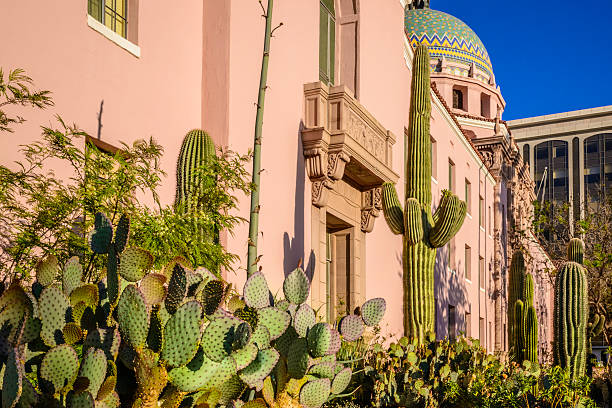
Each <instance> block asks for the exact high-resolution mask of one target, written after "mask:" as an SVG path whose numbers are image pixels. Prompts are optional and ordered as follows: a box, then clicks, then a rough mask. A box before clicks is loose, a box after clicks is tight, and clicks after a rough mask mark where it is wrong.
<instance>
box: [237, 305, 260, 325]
mask: <svg viewBox="0 0 612 408" xmlns="http://www.w3.org/2000/svg"><path fill="white" fill-rule="evenodd" d="M234 316H236V317H237V318H239V319H240V320H244V321H245V322H247V323H248V324H249V326H251V329H253V330H255V329H257V323H258V322H259V317H258V314H257V309H255V308H252V307H249V306H245V307H243V308H241V309H238V310H236V311H235V312H234Z"/></svg>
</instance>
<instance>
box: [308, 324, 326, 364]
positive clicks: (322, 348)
mask: <svg viewBox="0 0 612 408" xmlns="http://www.w3.org/2000/svg"><path fill="white" fill-rule="evenodd" d="M331 343H332V329H331V326H330V325H329V324H328V323H317V324H315V325H314V326H312V328H311V329H310V331H309V332H308V351H310V354H311V355H312V356H313V357H323V356H325V355H327V354H328V353H329V350H330V346H331Z"/></svg>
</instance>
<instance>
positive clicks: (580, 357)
mask: <svg viewBox="0 0 612 408" xmlns="http://www.w3.org/2000/svg"><path fill="white" fill-rule="evenodd" d="M583 252H584V244H583V243H582V241H580V240H579V239H577V238H574V239H572V241H571V242H570V245H569V248H568V257H569V262H567V263H566V264H564V265H563V266H562V267H561V270H560V271H559V274H558V275H557V281H556V283H555V310H554V320H553V326H554V344H553V352H554V359H555V364H556V365H559V366H561V367H563V368H565V369H568V370H569V371H570V374H571V376H572V378H576V377H579V376H582V375H584V371H585V367H586V359H587V339H586V334H587V333H586V329H587V323H588V319H589V304H588V300H587V294H588V283H587V279H586V271H585V269H584V267H583V266H582V265H581V264H580V263H578V262H576V261H581V260H582V258H583Z"/></svg>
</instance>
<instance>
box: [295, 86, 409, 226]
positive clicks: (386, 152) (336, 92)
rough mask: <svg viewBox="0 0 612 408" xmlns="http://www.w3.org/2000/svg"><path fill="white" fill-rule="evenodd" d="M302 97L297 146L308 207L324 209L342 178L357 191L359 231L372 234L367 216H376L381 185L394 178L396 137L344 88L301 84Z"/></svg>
mask: <svg viewBox="0 0 612 408" xmlns="http://www.w3.org/2000/svg"><path fill="white" fill-rule="evenodd" d="M304 96H305V129H304V130H303V131H302V143H303V148H304V157H305V159H306V171H307V173H308V177H309V178H310V181H311V182H312V204H313V205H314V206H315V207H318V208H322V207H325V206H326V205H327V201H328V196H329V191H330V190H332V189H333V188H334V183H335V182H336V181H338V180H341V179H342V178H343V177H345V178H346V179H347V181H348V182H349V183H351V184H352V185H354V186H355V187H356V188H357V189H358V190H360V191H361V192H362V222H361V228H362V230H363V231H364V232H371V231H372V229H373V228H374V220H373V218H372V217H378V215H379V213H380V209H381V207H380V187H381V186H382V183H384V182H385V181H389V182H393V183H395V182H397V180H398V179H399V176H398V175H397V174H396V173H395V172H394V171H393V170H392V148H393V145H394V144H395V141H396V138H395V136H394V135H393V133H391V132H390V131H388V130H386V129H385V128H384V127H383V126H382V125H381V124H380V123H379V122H378V121H377V120H376V119H374V117H373V116H372V115H371V114H370V113H369V112H368V111H367V110H366V109H365V108H364V107H363V106H362V105H361V104H360V103H359V102H358V101H357V100H356V99H355V98H354V97H353V95H352V93H351V91H350V89H348V88H347V87H345V86H343V85H340V86H332V87H328V86H326V85H325V84H323V83H322V82H315V83H311V84H306V85H305V86H304Z"/></svg>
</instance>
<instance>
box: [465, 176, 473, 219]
mask: <svg viewBox="0 0 612 408" xmlns="http://www.w3.org/2000/svg"><path fill="white" fill-rule="evenodd" d="M471 197H472V183H470V182H469V180H468V179H465V204H466V207H467V213H468V214H471V213H472V200H471Z"/></svg>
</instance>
